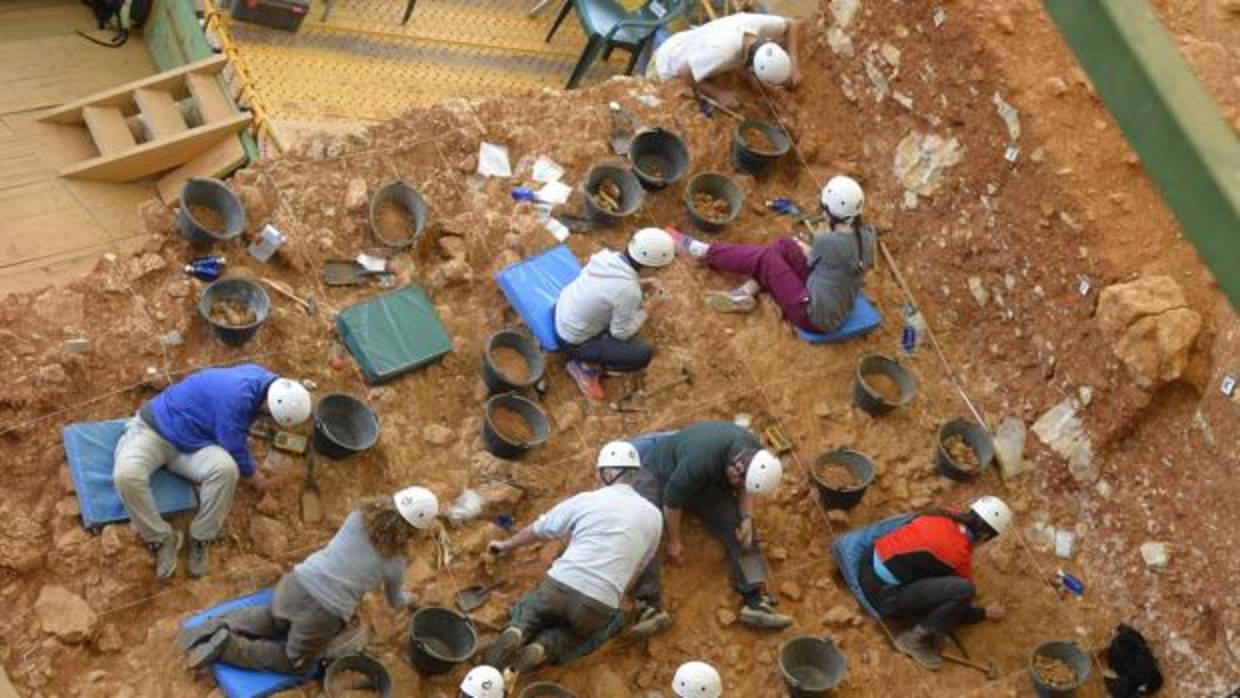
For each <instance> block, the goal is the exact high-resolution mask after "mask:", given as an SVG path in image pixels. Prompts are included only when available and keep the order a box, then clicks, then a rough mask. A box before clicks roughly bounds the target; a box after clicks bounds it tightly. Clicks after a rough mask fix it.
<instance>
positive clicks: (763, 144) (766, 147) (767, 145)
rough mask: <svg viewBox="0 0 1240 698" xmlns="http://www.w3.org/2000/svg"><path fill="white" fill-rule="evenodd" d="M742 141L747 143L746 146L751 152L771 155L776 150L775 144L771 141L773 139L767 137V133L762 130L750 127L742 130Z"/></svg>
mask: <svg viewBox="0 0 1240 698" xmlns="http://www.w3.org/2000/svg"><path fill="white" fill-rule="evenodd" d="M741 139H742V140H744V141H745V145H747V146H749V149H750V150H754V151H757V152H759V153H770V152H773V151H774V150H775V143H774V142H773V141H772V140H771V137H770V136H768V135H766V131H763V130H762V129H760V128H754V127H752V126H750V127H747V128H744V129H742V130H741Z"/></svg>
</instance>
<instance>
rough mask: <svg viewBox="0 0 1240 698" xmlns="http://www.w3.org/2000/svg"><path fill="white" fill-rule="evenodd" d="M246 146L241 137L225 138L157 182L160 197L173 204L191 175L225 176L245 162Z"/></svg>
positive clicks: (156, 186)
mask: <svg viewBox="0 0 1240 698" xmlns="http://www.w3.org/2000/svg"><path fill="white" fill-rule="evenodd" d="M245 161H246V155H245V148H244V147H242V146H241V140H240V139H239V138H225V139H224V140H222V141H220V142H219V143H216V144H215V145H213V146H211V147H210V148H208V149H207V150H205V151H203V152H202V153H199V154H198V155H197V156H195V157H194V159H192V160H190V161H189V162H187V163H185V164H184V165H181V166H180V167H178V168H176V169H175V170H173V171H171V172H169V173H168V174H166V175H164V176H163V177H160V178H159V181H158V182H157V183H156V184H155V188H156V189H158V190H159V198H161V199H163V201H164V203H166V204H170V205H171V204H172V203H174V202H176V201H177V199H179V198H180V196H181V187H183V186H185V180H187V179H189V178H190V177H224V176H226V175H228V174H230V173H231V172H232V171H233V170H235V169H237V168H238V167H241V166H242V165H243V164H245Z"/></svg>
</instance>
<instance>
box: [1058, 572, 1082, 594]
mask: <svg viewBox="0 0 1240 698" xmlns="http://www.w3.org/2000/svg"><path fill="white" fill-rule="evenodd" d="M1055 576H1056V577H1059V583H1060V584H1062V585H1063V588H1064V589H1067V590H1068V591H1070V592H1072V594H1074V595H1076V596H1084V595H1085V582H1082V581H1081V580H1079V579H1077V578H1076V577H1073V576H1072V575H1070V574H1068V573H1067V572H1064V571H1063V570H1057V571H1056V572H1055Z"/></svg>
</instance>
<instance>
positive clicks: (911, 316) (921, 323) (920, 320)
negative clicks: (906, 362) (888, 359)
mask: <svg viewBox="0 0 1240 698" xmlns="http://www.w3.org/2000/svg"><path fill="white" fill-rule="evenodd" d="M925 332H926V319H925V318H924V317H922V316H921V311H920V310H918V309H917V306H915V305H913V304H912V303H905V304H904V330H903V331H902V332H901V333H900V349H902V350H903V351H904V353H905V354H914V353H916V352H917V347H918V346H919V345H920V344H921V337H922V335H923V334H925Z"/></svg>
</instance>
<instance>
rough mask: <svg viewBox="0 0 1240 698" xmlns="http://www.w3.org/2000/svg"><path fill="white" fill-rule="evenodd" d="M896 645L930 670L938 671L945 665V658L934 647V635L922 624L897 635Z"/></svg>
mask: <svg viewBox="0 0 1240 698" xmlns="http://www.w3.org/2000/svg"><path fill="white" fill-rule="evenodd" d="M895 645H896V649H898V650H900V651H901V652H903V653H904V654H907V655H908V656H910V657H912V658H913V661H915V662H917V663H918V664H920V665H922V666H923V667H925V668H927V669H929V670H930V671H938V670H939V669H940V668H942V667H943V658H942V657H940V656H939V653H938V651H937V650H936V649H935V648H934V635H932V634H931V633H929V632H927V631H926V630H925V629H924V628H922V627H921V626H920V625H919V626H916V627H914V628H913V629H911V630H905V631H904V632H902V633H900V634H899V635H897V636H896V640H895Z"/></svg>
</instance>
